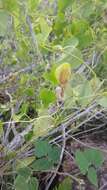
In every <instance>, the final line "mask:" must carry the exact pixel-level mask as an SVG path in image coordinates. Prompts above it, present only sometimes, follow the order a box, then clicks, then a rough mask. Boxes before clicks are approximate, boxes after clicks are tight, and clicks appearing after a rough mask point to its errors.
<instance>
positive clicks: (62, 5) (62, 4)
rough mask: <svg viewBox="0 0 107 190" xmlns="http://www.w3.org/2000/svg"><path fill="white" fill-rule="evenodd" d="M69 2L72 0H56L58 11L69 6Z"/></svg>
mask: <svg viewBox="0 0 107 190" xmlns="http://www.w3.org/2000/svg"><path fill="white" fill-rule="evenodd" d="M71 3H72V0H63V1H61V0H58V8H59V11H63V10H64V9H65V8H67V7H68V6H70V4H71Z"/></svg>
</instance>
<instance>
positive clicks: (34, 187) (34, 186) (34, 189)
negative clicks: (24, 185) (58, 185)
mask: <svg viewBox="0 0 107 190" xmlns="http://www.w3.org/2000/svg"><path fill="white" fill-rule="evenodd" d="M38 187H39V184H38V180H37V178H35V177H31V178H30V180H29V182H28V188H29V190H38Z"/></svg>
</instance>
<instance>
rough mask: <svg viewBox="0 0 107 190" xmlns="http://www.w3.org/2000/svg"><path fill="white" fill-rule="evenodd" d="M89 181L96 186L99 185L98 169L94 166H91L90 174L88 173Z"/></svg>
mask: <svg viewBox="0 0 107 190" xmlns="http://www.w3.org/2000/svg"><path fill="white" fill-rule="evenodd" d="M87 177H88V179H89V181H90V182H91V183H92V184H93V185H95V186H96V187H98V179H97V173H96V170H95V169H94V168H93V167H90V168H89V169H88V175H87Z"/></svg>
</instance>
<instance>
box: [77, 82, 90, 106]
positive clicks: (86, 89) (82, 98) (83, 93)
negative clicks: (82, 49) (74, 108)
mask: <svg viewBox="0 0 107 190" xmlns="http://www.w3.org/2000/svg"><path fill="white" fill-rule="evenodd" d="M78 93H79V102H80V104H81V105H83V106H84V105H87V104H88V103H89V102H90V101H91V99H92V95H93V90H92V87H91V83H90V82H89V81H85V82H84V83H83V84H82V85H80V86H79V90H78Z"/></svg>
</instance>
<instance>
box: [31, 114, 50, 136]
mask: <svg viewBox="0 0 107 190" xmlns="http://www.w3.org/2000/svg"><path fill="white" fill-rule="evenodd" d="M53 127H54V125H53V118H52V117H51V116H50V115H44V116H41V117H38V118H37V119H36V121H35V122H34V128H33V133H34V136H35V138H38V137H41V136H43V135H45V134H47V133H48V131H49V130H51V129H52V128H53Z"/></svg>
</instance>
